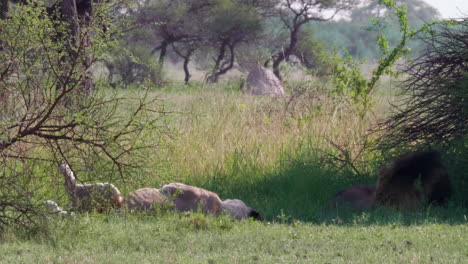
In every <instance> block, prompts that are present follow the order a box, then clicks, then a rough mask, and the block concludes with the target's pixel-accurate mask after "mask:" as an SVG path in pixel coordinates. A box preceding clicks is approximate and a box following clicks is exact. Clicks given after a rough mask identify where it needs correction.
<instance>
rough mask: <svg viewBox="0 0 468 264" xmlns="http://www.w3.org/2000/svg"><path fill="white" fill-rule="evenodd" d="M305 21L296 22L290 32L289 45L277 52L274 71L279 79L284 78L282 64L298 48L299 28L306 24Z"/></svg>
mask: <svg viewBox="0 0 468 264" xmlns="http://www.w3.org/2000/svg"><path fill="white" fill-rule="evenodd" d="M304 24H305V22H298V23H295V24H294V27H293V28H292V30H291V33H290V34H289V45H288V47H286V48H285V49H284V50H282V51H280V52H278V54H276V58H275V59H274V60H273V73H274V74H275V75H276V77H278V79H280V80H282V78H281V73H280V70H279V66H280V64H281V63H282V62H283V61H284V60H288V59H289V56H291V54H293V52H294V51H295V50H296V46H297V42H298V35H299V30H300V28H301V26H302V25H304Z"/></svg>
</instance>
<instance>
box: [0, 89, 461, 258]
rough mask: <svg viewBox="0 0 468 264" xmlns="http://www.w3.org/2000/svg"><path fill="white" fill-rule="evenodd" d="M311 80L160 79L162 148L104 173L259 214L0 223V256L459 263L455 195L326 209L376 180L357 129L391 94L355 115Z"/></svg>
mask: <svg viewBox="0 0 468 264" xmlns="http://www.w3.org/2000/svg"><path fill="white" fill-rule="evenodd" d="M229 87H233V89H229ZM237 87H238V86H237ZM313 87H314V86H313V84H312V85H310V86H309V87H308V89H307V90H300V89H297V90H291V91H289V94H290V96H288V97H285V98H270V97H252V96H248V95H244V94H242V93H240V92H239V91H237V89H236V84H235V83H234V84H228V85H226V86H225V87H224V88H221V87H186V86H183V85H180V86H176V85H174V86H172V87H167V88H165V89H163V90H155V91H153V92H152V93H151V95H150V96H151V97H159V98H160V99H162V101H161V102H162V104H163V106H164V111H165V112H168V113H169V114H167V115H166V117H165V118H163V119H161V124H160V125H161V128H162V130H163V131H165V133H164V134H165V136H162V137H161V134H160V133H156V132H155V133H151V132H150V133H146V134H141V135H140V136H141V137H142V139H141V140H142V141H145V140H146V141H158V142H161V144H160V147H159V148H155V149H151V150H150V151H149V152H148V153H147V156H148V160H149V161H148V163H147V164H142V166H141V167H142V169H141V170H139V171H137V173H135V174H134V175H133V177H132V178H130V179H126V180H125V181H122V180H120V179H118V178H115V181H113V183H114V184H115V185H116V186H117V187H118V188H119V189H120V190H121V191H122V193H123V194H127V193H128V192H130V191H132V190H134V189H137V188H141V187H155V188H160V187H161V186H162V185H164V184H167V183H169V182H175V181H178V182H183V183H187V184H191V185H196V186H200V187H203V188H206V189H208V190H212V191H214V192H217V193H218V194H219V196H220V197H221V198H222V199H226V198H238V199H242V200H244V201H245V202H246V203H247V204H248V205H249V206H251V207H253V208H255V209H257V210H258V211H259V212H261V213H262V215H263V218H264V221H262V222H252V221H242V222H238V221H233V220H230V219H228V218H226V217H219V218H214V217H205V216H201V215H198V214H172V213H164V212H159V213H152V214H148V215H127V214H126V213H121V214H111V215H109V216H104V215H95V214H91V215H79V216H78V217H77V218H75V219H62V218H58V219H55V218H48V219H43V225H42V226H41V227H39V228H38V229H37V230H33V231H28V232H23V231H21V230H7V231H6V232H4V233H2V235H1V239H0V241H1V242H0V263H136V262H138V263H157V262H162V263H468V232H467V231H468V225H467V223H468V222H467V217H468V212H467V210H466V208H463V207H460V206H459V204H458V203H457V202H458V201H452V202H451V204H450V205H449V207H448V208H433V207H429V208H425V209H421V210H420V211H411V212H395V211H391V210H385V209H383V208H377V209H375V210H373V211H372V212H367V213H355V212H351V211H349V210H346V209H340V210H331V209H329V208H327V201H328V199H330V197H332V196H333V194H334V193H336V192H337V191H339V190H340V189H342V188H344V187H348V186H350V185H353V184H357V183H374V182H375V181H376V177H377V169H378V166H379V165H380V164H381V163H382V160H383V156H382V155H383V154H382V153H378V152H377V151H372V150H369V149H366V150H364V151H362V150H363V148H364V146H371V145H372V144H375V140H376V135H370V136H368V137H367V138H365V135H367V134H368V132H369V129H372V128H373V127H374V126H375V124H376V122H378V120H380V119H381V118H383V117H385V116H386V115H387V114H388V111H389V109H390V108H389V105H390V104H389V103H390V102H394V101H395V96H394V92H393V91H389V90H383V89H382V90H380V91H378V93H377V95H376V96H375V103H374V107H373V111H371V112H370V113H368V114H366V115H365V116H363V117H362V116H360V115H359V114H358V112H357V110H356V108H355V107H353V106H352V105H350V104H348V103H346V101H345V100H343V98H338V97H336V96H333V95H330V94H327V93H326V92H324V89H322V88H321V87H316V88H313ZM119 93H122V94H128V95H132V94H133V93H134V91H132V90H126V91H119ZM125 107H127V106H125V105H123V106H122V109H123V111H124V109H125ZM340 160H341V161H342V160H352V161H353V166H354V167H352V166H349V165H350V164H349V163H346V162H341V161H340ZM449 170H451V168H449ZM38 171H39V172H40V169H38ZM452 171H453V170H452ZM43 175H44V177H42V178H40V179H41V181H42V183H43V185H44V186H45V187H46V189H47V190H48V191H44V195H45V196H47V195H48V196H47V197H48V199H53V200H56V201H59V203H60V204H61V205H62V207H65V209H67V206H66V204H67V198H66V195H65V192H64V190H63V182H62V180H63V179H62V178H61V176H60V175H58V171H57V172H55V173H45V172H43ZM85 176H90V178H86V177H82V179H83V180H84V181H92V180H93V178H92V177H91V176H92V175H85ZM462 176H463V175H462ZM465 178H466V177H465ZM45 181H47V182H45ZM44 183H46V184H44ZM462 186H463V185H462ZM464 186H466V185H464ZM455 187H456V190H455V192H456V195H455V196H456V197H461V196H464V195H465V193H466V190H463V189H460V188H459V186H455ZM457 195H458V196H457ZM45 196H44V197H45ZM465 196H466V195H465Z"/></svg>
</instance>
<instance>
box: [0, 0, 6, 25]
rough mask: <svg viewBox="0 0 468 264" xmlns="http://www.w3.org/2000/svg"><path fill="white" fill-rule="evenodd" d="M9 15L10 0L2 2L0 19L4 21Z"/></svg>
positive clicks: (0, 0) (0, 4) (0, 3)
mask: <svg viewBox="0 0 468 264" xmlns="http://www.w3.org/2000/svg"><path fill="white" fill-rule="evenodd" d="M7 14H8V0H0V19H2V20H4V19H6V18H7Z"/></svg>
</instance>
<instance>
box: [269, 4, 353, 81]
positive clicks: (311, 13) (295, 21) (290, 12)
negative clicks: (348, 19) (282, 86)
mask: <svg viewBox="0 0 468 264" xmlns="http://www.w3.org/2000/svg"><path fill="white" fill-rule="evenodd" d="M357 2H358V1H357V0H333V1H330V0H285V1H281V2H280V3H279V6H278V7H277V16H278V17H279V18H280V20H281V22H282V23H283V26H284V27H285V28H286V30H287V31H288V35H289V36H288V39H287V41H286V43H284V45H283V46H282V47H281V49H280V50H278V51H276V53H275V54H274V55H273V56H272V61H273V72H274V73H275V75H276V76H277V77H278V78H279V79H281V74H280V70H279V66H280V64H281V63H282V62H283V61H285V60H286V61H287V60H289V58H290V57H291V55H294V54H295V53H297V45H298V43H299V36H300V33H301V29H302V28H303V26H304V25H306V24H307V23H309V22H311V21H329V20H331V19H332V18H334V17H335V15H336V14H337V13H339V12H340V11H342V10H347V9H350V8H352V7H353V6H355V5H356V4H357ZM326 11H330V12H331V13H330V14H329V15H327V13H326ZM266 65H268V61H267V62H265V66H266Z"/></svg>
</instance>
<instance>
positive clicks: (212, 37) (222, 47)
mask: <svg viewBox="0 0 468 264" xmlns="http://www.w3.org/2000/svg"><path fill="white" fill-rule="evenodd" d="M261 23H262V21H261V17H260V15H259V13H258V11H257V10H256V9H255V8H253V6H251V5H248V4H244V3H242V1H238V2H237V1H232V0H218V3H217V5H216V7H214V8H213V9H212V10H211V12H210V16H209V18H208V22H207V24H206V31H204V32H203V38H202V39H203V40H204V42H203V43H204V44H205V45H206V46H210V47H211V48H212V49H213V50H214V52H213V53H214V54H215V55H214V58H213V59H214V66H213V68H212V70H211V72H210V73H209V74H208V77H207V80H208V81H210V82H217V81H218V79H219V77H220V76H221V75H223V74H225V73H226V72H228V71H229V70H231V69H232V68H233V67H234V61H235V49H236V47H238V46H239V45H240V44H243V43H244V44H245V43H249V42H254V41H255V40H256V38H258V36H259V34H260V33H261V30H262V27H261Z"/></svg>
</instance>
